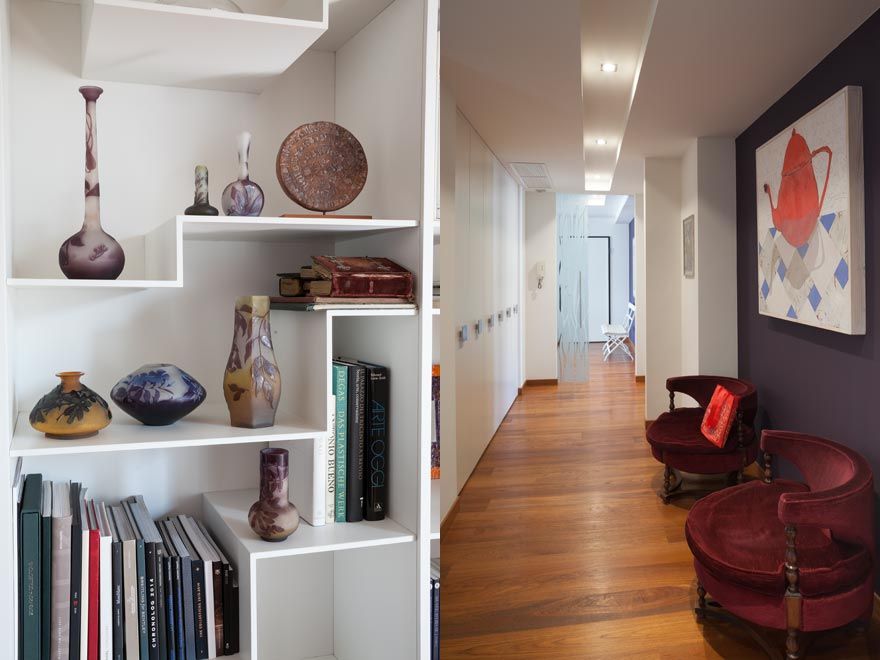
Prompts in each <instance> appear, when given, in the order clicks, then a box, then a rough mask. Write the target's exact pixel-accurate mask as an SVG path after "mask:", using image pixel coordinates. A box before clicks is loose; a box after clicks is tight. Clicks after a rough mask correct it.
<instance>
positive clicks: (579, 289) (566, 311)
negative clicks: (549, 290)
mask: <svg viewBox="0 0 880 660" xmlns="http://www.w3.org/2000/svg"><path fill="white" fill-rule="evenodd" d="M556 226H557V232H558V236H557V241H558V243H557V248H556V258H557V267H558V268H559V273H558V277H557V286H558V287H559V290H558V294H559V298H558V309H557V323H556V327H557V333H558V341H557V344H556V345H557V350H558V357H559V380H562V381H584V380H587V375H588V372H587V346H588V342H589V332H588V327H587V310H588V309H589V306H588V296H587V257H588V243H589V242H590V241H588V239H587V213H586V207H585V206H582V205H578V206H575V207H574V208H571V207H569V208H567V209H562V210H559V209H558V210H557V215H556Z"/></svg>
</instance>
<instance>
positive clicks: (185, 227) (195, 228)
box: [6, 215, 418, 315]
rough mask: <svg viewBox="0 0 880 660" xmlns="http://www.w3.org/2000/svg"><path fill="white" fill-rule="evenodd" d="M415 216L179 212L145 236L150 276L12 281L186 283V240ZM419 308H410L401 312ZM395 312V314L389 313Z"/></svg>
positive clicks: (274, 239)
mask: <svg viewBox="0 0 880 660" xmlns="http://www.w3.org/2000/svg"><path fill="white" fill-rule="evenodd" d="M414 227H418V222H417V221H416V220H383V219H375V218H371V219H356V218H333V217H332V216H327V217H326V219H324V218H280V217H279V218H276V217H256V218H252V217H239V216H193V215H178V216H175V217H174V218H172V219H170V220H167V221H166V222H164V223H163V224H161V225H159V226H158V227H156V228H155V229H154V230H153V231H151V232H150V233H149V234H147V235H146V236H145V237H144V245H145V254H144V257H145V262H146V270H147V273H146V274H147V275H148V276H151V277H149V278H147V279H137V280H134V279H132V280H68V279H66V278H63V277H58V278H23V277H10V278H8V279H7V280H6V283H7V285H9V286H11V287H18V288H74V289H91V288H96V289H153V288H180V287H182V286H183V241H244V242H269V243H283V242H294V241H301V240H307V239H313V238H336V237H342V236H351V235H354V234H357V235H358V236H369V235H371V234H375V233H380V232H386V231H395V230H400V229H412V228H414ZM414 313H415V312H413V311H411V310H405V313H404V314H402V315H410V314H414ZM389 315H391V314H389Z"/></svg>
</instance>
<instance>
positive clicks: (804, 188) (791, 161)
mask: <svg viewBox="0 0 880 660" xmlns="http://www.w3.org/2000/svg"><path fill="white" fill-rule="evenodd" d="M821 153H824V154H828V160H827V164H826V168H825V183H824V184H823V186H822V194H821V195H819V188H818V184H817V182H816V173H815V171H814V169H813V159H814V158H815V157H816V156H817V155H818V154H821ZM832 155H833V153H832V151H831V149H830V148H829V147H828V146H824V147H819V148H818V149H815V150H813V151H810V147H809V146H807V141H806V139H804V136H803V135H801V134H800V133H798V132H797V129H796V128H793V129H791V138H789V140H788V146H787V147H786V148H785V159H784V160H783V161H782V182H781V183H780V184H779V192H778V193H777V198H776V206H774V205H773V191H772V190H771V189H770V184H769V183H765V184H764V192H765V193H767V197H768V198H769V200H770V211H771V213H772V216H773V225H774V226H775V227H776V228H777V229H778V230H779V231H780V232H781V233H782V235H783V236H784V237H785V240H787V241H788V242H789V243H790V244H791V245H792V246H794V247H796V248H798V247H801V246H802V245H803V244H804V243H806V242H807V240H809V238H810V236H811V235H812V233H813V230H814V229H816V223H818V222H819V212H820V211H821V210H822V205H823V204H824V203H825V193H826V192H828V177H829V176H830V175H831V157H832Z"/></svg>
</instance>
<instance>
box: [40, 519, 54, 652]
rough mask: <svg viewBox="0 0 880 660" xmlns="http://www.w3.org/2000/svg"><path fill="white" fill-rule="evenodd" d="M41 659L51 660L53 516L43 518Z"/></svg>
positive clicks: (41, 538) (41, 551) (41, 537)
mask: <svg viewBox="0 0 880 660" xmlns="http://www.w3.org/2000/svg"><path fill="white" fill-rule="evenodd" d="M40 563H41V568H40V628H41V630H40V639H41V641H40V657H41V658H43V660H49V649H50V648H51V642H50V640H51V638H52V634H51V631H52V516H43V517H42V518H41V534H40Z"/></svg>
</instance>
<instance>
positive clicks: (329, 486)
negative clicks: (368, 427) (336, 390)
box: [324, 394, 336, 525]
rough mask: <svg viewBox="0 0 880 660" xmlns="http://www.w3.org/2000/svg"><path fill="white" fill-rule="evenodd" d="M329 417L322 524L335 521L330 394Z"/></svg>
mask: <svg viewBox="0 0 880 660" xmlns="http://www.w3.org/2000/svg"><path fill="white" fill-rule="evenodd" d="M329 408H330V419H329V420H328V422H327V440H326V443H325V444H326V449H327V462H326V468H327V476H326V491H325V493H324V524H326V525H330V524H332V523H334V522H336V397H335V396H333V395H332V394H331V395H330V406H329Z"/></svg>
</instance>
